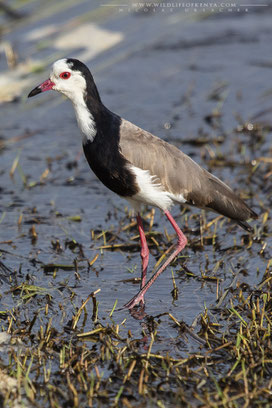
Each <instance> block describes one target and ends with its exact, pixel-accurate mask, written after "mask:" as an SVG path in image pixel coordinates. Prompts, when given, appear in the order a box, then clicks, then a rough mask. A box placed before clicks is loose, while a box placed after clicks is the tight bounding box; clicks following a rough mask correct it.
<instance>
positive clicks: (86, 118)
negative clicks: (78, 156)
mask: <svg viewBox="0 0 272 408" xmlns="http://www.w3.org/2000/svg"><path fill="white" fill-rule="evenodd" d="M72 102H73V105H74V108H75V113H76V118H77V123H78V126H79V128H80V130H81V132H82V133H83V143H84V141H90V142H93V141H94V138H95V136H96V133H97V132H96V124H95V120H94V117H93V115H92V114H91V112H90V111H89V109H88V108H87V105H86V103H85V101H84V99H83V97H82V95H81V97H77V98H73V99H72Z"/></svg>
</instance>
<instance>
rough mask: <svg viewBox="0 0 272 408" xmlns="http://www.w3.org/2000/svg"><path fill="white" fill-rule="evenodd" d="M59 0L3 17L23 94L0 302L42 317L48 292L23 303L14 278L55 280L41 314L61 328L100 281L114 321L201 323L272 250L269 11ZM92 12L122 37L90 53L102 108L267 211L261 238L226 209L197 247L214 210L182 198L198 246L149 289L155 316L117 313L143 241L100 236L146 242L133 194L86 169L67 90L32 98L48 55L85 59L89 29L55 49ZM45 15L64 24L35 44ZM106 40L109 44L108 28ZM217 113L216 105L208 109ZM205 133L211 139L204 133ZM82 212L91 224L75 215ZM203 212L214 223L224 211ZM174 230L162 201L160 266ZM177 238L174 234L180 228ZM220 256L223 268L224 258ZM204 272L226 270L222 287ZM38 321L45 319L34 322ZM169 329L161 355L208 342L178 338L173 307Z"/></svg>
mask: <svg viewBox="0 0 272 408" xmlns="http://www.w3.org/2000/svg"><path fill="white" fill-rule="evenodd" d="M43 3H44V2H43ZM48 4H49V7H48V9H46V7H44V4H43V6H41V2H39V1H38V0H37V1H35V2H32V3H30V4H28V3H26V5H24V6H22V8H21V10H22V11H23V10H25V12H26V13H28V17H26V18H25V19H22V20H20V21H19V22H18V23H16V24H13V25H11V24H10V23H8V22H7V21H6V20H5V19H4V21H5V27H6V32H4V33H2V40H3V41H8V42H10V43H11V44H12V45H13V47H14V48H15V49H16V52H17V54H18V64H19V65H18V66H17V68H15V69H14V70H12V69H8V68H7V66H6V63H5V60H4V58H2V61H1V63H0V66H1V69H2V75H3V78H5V79H6V81H7V82H8V83H13V79H14V83H15V84H18V89H19V92H18V95H17V98H16V99H15V100H14V101H12V102H9V103H3V104H2V105H1V125H2V126H1V134H0V136H1V142H3V143H2V144H1V150H0V160H1V169H0V183H1V190H0V194H1V195H0V203H1V214H2V218H1V236H0V241H1V244H0V252H1V262H3V264H4V265H5V266H6V267H7V268H8V270H9V271H10V273H8V272H7V271H8V270H7V269H5V268H4V267H2V269H1V275H0V278H1V284H2V290H1V292H2V296H1V310H2V311H8V310H12V309H13V308H18V307H19V308H20V310H21V313H22V320H23V319H26V320H31V319H32V318H33V316H34V315H35V314H36V313H38V316H39V310H43V308H44V307H45V304H46V302H47V300H48V297H45V296H44V294H43V295H41V294H40V295H39V294H38V295H37V296H36V297H35V298H33V299H31V301H29V302H25V303H24V304H22V299H21V297H20V296H19V293H17V292H14V293H13V294H12V295H11V292H10V289H11V288H12V287H15V286H19V285H20V284H22V283H28V284H33V285H36V286H39V287H42V288H45V289H46V291H47V292H48V294H49V295H50V307H49V311H48V314H47V315H46V317H45V316H40V319H41V320H42V321H43V323H44V319H49V318H51V317H52V319H53V320H52V326H53V327H55V328H56V329H57V330H58V331H59V332H63V330H64V328H65V326H66V325H67V324H68V322H69V321H70V320H71V318H72V315H73V314H74V313H75V310H76V309H77V308H78V307H80V306H81V304H82V300H85V299H86V298H87V297H88V295H89V294H90V293H91V292H93V291H95V290H97V289H99V288H100V289H101V291H100V292H99V293H98V294H97V300H98V301H99V308H98V319H99V320H100V321H101V322H102V323H103V324H105V323H107V322H109V323H110V322H111V319H113V321H114V322H115V323H118V324H120V323H121V322H123V321H124V319H126V321H125V323H124V324H123V325H122V326H121V329H120V330H121V332H122V331H123V332H124V333H125V332H127V331H128V330H131V332H132V333H133V335H134V336H135V337H139V338H141V337H142V330H143V328H145V327H146V325H147V321H148V320H147V319H148V316H157V315H159V314H161V313H171V314H172V315H173V316H175V318H176V319H177V320H179V321H184V322H185V323H187V324H188V325H191V324H192V323H193V321H194V320H195V319H196V318H197V316H199V314H200V313H203V311H204V308H205V306H206V307H207V308H212V307H213V306H214V305H215V304H216V300H217V297H218V295H220V294H222V293H223V292H224V290H225V289H226V288H227V287H228V286H229V285H230V283H231V282H232V280H233V277H234V275H235V274H237V272H238V271H241V273H240V274H239V278H238V279H239V281H240V282H242V283H245V284H246V285H248V286H249V287H251V288H252V287H255V285H258V283H260V282H261V280H262V277H263V274H264V271H265V269H266V267H267V262H268V260H269V259H270V258H271V257H272V255H271V254H272V252H271V244H272V240H271V212H270V208H271V204H272V188H271V174H270V175H269V172H271V161H270V162H268V163H266V162H264V161H260V164H259V166H258V168H257V169H256V171H254V172H253V171H252V170H253V167H254V164H255V161H256V160H258V159H259V158H261V157H269V158H270V159H271V153H272V150H271V111H272V105H271V92H272V87H271V58H270V54H271V41H272V27H271V12H272V9H271V7H267V8H266V9H265V10H263V9H260V8H254V7H252V8H250V7H249V11H248V12H243V13H238V12H234V11H233V12H232V13H217V14H216V13H210V14H208V13H194V12H193V11H191V12H190V13H187V14H186V13H185V12H184V11H179V10H174V11H173V12H166V13H165V14H164V13H163V12H161V11H156V12H155V13H132V12H127V11H125V10H124V11H120V10H119V9H118V10H116V9H114V8H113V7H111V8H110V11H109V10H107V11H106V10H105V9H106V7H104V9H103V10H102V7H99V3H98V2H93V3H92V6H90V5H89V2H84V1H82V2H78V4H77V6H70V3H68V2H63V8H62V9H61V10H59V11H56V10H54V7H53V6H52V4H51V3H50V2H49V3H48ZM35 11H36V14H35ZM89 12H93V13H94V14H93V15H91V16H94V17H92V18H95V16H96V14H95V13H97V20H96V21H97V22H98V27H99V29H101V31H102V30H103V32H104V30H106V33H108V34H107V36H108V37H107V38H109V40H108V41H109V44H110V37H111V33H112V35H113V36H114V35H116V34H118V35H119V37H118V38H120V41H119V40H118V39H116V44H115V45H114V46H110V45H109V48H108V49H106V50H103V51H101V52H99V51H97V50H96V51H94V57H93V58H92V59H91V60H85V61H84V62H86V63H87V64H88V65H89V66H90V67H91V70H92V72H93V73H94V76H95V80H96V83H97V85H98V88H99V91H100V94H101V96H102V99H103V101H104V103H105V105H106V106H107V107H109V108H110V109H112V110H113V111H115V112H117V113H118V114H120V115H121V116H123V117H125V118H127V119H129V120H131V121H132V122H134V123H136V124H138V125H139V126H142V127H143V128H145V129H147V130H149V131H151V132H153V133H154V134H156V135H158V136H160V137H162V138H163V139H165V140H169V141H171V142H172V143H175V144H176V145H177V146H178V147H180V148H182V150H183V151H184V152H185V153H187V154H189V155H191V157H192V158H194V159H195V160H196V161H197V162H198V163H200V164H201V165H203V166H205V167H206V168H208V169H209V170H210V171H212V172H213V173H214V174H215V175H217V176H218V177H220V178H222V179H223V180H224V181H225V182H227V183H228V184H230V185H231V186H232V187H233V188H234V189H236V190H237V191H239V193H240V194H241V195H244V196H245V197H246V196H248V199H247V202H248V203H249V205H251V206H252V208H254V210H256V211H257V212H258V213H260V214H261V216H260V220H259V221H256V222H254V223H253V224H255V225H256V229H255V234H254V241H253V244H252V247H251V248H247V245H246V244H245V243H244V242H245V237H246V238H247V235H248V234H247V233H246V232H245V231H243V230H242V229H240V228H239V227H233V225H231V224H230V223H228V221H227V220H225V222H224V223H223V224H222V225H221V221H222V220H220V221H219V222H218V224H217V232H216V233H217V238H216V241H217V245H211V244H205V245H204V247H203V248H198V249H197V248H196V247H197V246H199V243H200V238H199V223H200V217H201V220H202V222H205V219H204V218H203V217H204V215H203V214H201V212H200V211H195V210H194V211H191V212H186V213H185V214H183V215H181V210H182V209H180V208H178V207H176V208H174V209H173V214H174V216H175V218H176V220H177V221H178V223H179V225H180V226H181V227H182V228H183V227H184V228H185V233H186V235H187V237H188V239H189V245H188V246H187V247H186V248H185V250H184V251H183V253H182V257H181V258H179V259H178V261H177V262H175V263H174V265H173V266H172V267H171V268H170V267H169V268H168V269H167V271H166V272H165V273H164V274H163V275H162V276H161V277H160V278H159V279H158V280H157V281H156V283H155V284H154V285H153V286H152V288H151V289H150V290H149V292H148V295H147V297H146V309H145V312H146V313H147V317H146V318H145V319H144V320H143V321H138V320H137V319H134V318H133V317H132V316H131V315H130V314H129V312H128V311H126V310H124V311H121V312H115V313H114V314H113V317H112V318H110V317H109V311H110V310H111V309H112V307H113V304H114V302H115V300H116V299H118V306H117V307H120V306H122V305H123V304H124V303H125V302H127V301H128V300H129V299H130V298H131V297H132V296H133V295H134V294H135V293H136V292H137V290H138V287H139V283H136V284H133V283H132V282H124V280H126V279H130V278H132V277H133V278H134V277H139V276H140V255H139V250H138V248H136V249H135V250H133V252H130V251H128V250H126V249H124V250H117V251H108V250H105V249H104V250H101V249H99V248H100V247H101V246H103V245H104V240H103V236H101V237H99V238H98V239H93V238H92V237H91V230H93V231H95V235H96V236H97V235H99V234H100V232H102V231H111V232H113V233H114V234H116V235H117V238H116V239H115V240H114V241H113V243H114V244H121V243H135V242H136V243H137V242H138V239H134V240H133V241H131V238H132V237H133V236H134V237H135V236H136V235H137V230H136V229H135V227H134V228H133V229H131V230H128V231H125V232H124V231H121V228H122V227H124V226H125V225H127V224H129V223H130V216H129V209H127V204H126V202H125V201H123V200H122V199H120V198H119V197H117V196H115V195H114V194H113V193H111V192H110V191H108V190H107V189H106V188H105V187H104V186H102V185H101V184H100V182H99V181H98V180H97V179H96V178H95V176H94V175H93V174H92V173H91V171H90V170H89V168H88V165H87V162H86V161H85V158H84V156H83V154H82V151H81V140H80V135H79V131H78V128H77V124H76V120H75V117H74V112H73V108H72V106H71V104H70V103H69V101H66V100H64V99H63V98H61V97H60V96H59V95H57V94H55V93H53V92H50V93H49V92H48V93H47V94H44V95H39V96H37V97H35V98H33V99H31V100H28V99H27V98H26V95H27V94H28V92H29V91H30V90H31V89H32V88H34V87H35V86H36V85H37V84H38V83H40V82H41V81H42V80H44V79H46V78H47V77H48V72H49V63H51V62H53V61H54V60H55V59H57V58H60V57H65V56H68V55H69V56H72V57H75V58H81V55H82V53H84V52H86V49H84V47H80V38H78V46H77V47H69V43H68V44H66V47H59V48H56V47H55V42H56V39H57V40H59V42H60V43H62V42H61V41H60V40H61V38H62V36H63V37H65V35H66V34H67V32H70V31H73V30H75V32H76V29H77V28H78V26H79V25H80V24H83V18H84V16H85V18H86V15H85V14H86V13H89ZM91 21H93V20H91ZM59 24H61V26H60V25H59ZM54 25H55V26H54ZM48 26H50V27H51V28H52V27H53V28H54V27H55V30H56V32H54V30H53V34H52V35H51V36H50V35H47V36H43V35H42V34H41V37H40V39H39V40H38V41H37V40H35V41H34V40H31V35H32V34H33V32H34V30H42V29H44V28H46V27H47V28H48ZM100 34H101V33H100ZM75 35H76V34H75ZM103 38H104V37H103ZM116 38H117V37H116ZM96 41H98V42H99V36H98V37H97V38H96ZM103 41H104V42H105V41H106V40H105V39H103ZM118 41H119V42H118ZM90 43H91V39H90ZM103 47H104V45H103V44H101V49H104V48H103ZM90 48H91V45H90ZM96 49H99V43H98V44H96ZM90 55H91V51H90ZM29 61H30V62H29ZM32 61H36V62H35V64H39V65H41V67H42V69H41V71H42V72H39V73H36V74H35V73H33V72H31V69H32V68H33V66H32V65H34V62H33V63H32ZM25 64H26V65H25ZM10 75H12V78H13V79H10ZM23 80H24V81H25V82H24V86H22V89H20V81H23ZM15 88H16V86H15ZM15 94H16V92H15ZM11 95H13V93H12V92H11ZM11 99H13V97H12V96H11ZM213 112H217V113H219V116H218V117H215V116H214V117H212V116H210V115H211V114H212V113H213ZM254 117H255V119H254V120H251V118H254ZM209 118H210V119H209ZM209 120H211V121H210V123H209ZM247 122H250V123H251V122H252V123H254V126H255V127H254V128H253V130H251V131H239V132H238V131H237V130H239V129H240V130H241V128H242V126H243V124H245V123H247ZM257 123H261V124H262V125H260V128H259V131H258V130H255V129H256V126H257V125H256V124H257ZM263 124H265V128H264V127H263ZM239 127H240V128H239ZM23 135H24V136H25V137H23ZM14 138H18V139H19V140H14ZM20 139H21V140H20ZM198 139H201V140H200V141H199V142H198V143H197V142H196V140H198ZM203 139H204V141H203ZM18 156H19V166H17V168H16V170H15V172H14V176H13V177H11V176H10V174H9V172H10V170H11V167H12V164H13V163H14V160H15V159H16V157H18ZM216 158H219V159H221V160H220V161H219V160H216ZM47 169H48V170H47ZM45 171H47V173H46V174H45V173H44V172H45ZM267 175H268V176H267ZM265 212H268V214H269V215H268V219H267V222H266V225H265V228H266V230H264V229H263V227H264V226H263V225H262V215H263V214H264V213H265ZM146 214H148V213H146ZM77 215H79V216H80V222H75V221H73V220H71V219H69V218H68V217H71V216H77ZM0 217H1V215H0ZM20 217H21V220H20V222H19V225H18V220H19V219H20ZM205 217H206V218H207V220H208V221H210V220H212V219H213V218H214V217H215V216H214V215H212V214H206V216H205ZM147 222H149V218H147ZM146 225H147V224H146ZM33 226H34V228H35V231H36V234H37V236H35V233H33V229H32V232H31V228H33ZM147 228H148V227H147ZM165 228H166V229H167V231H168V234H172V230H171V227H170V226H169V224H167V222H166V220H165V219H164V218H163V217H162V215H160V213H159V212H158V211H156V215H155V224H154V227H153V230H154V231H159V232H160V233H161V235H159V236H158V238H157V240H158V242H159V250H158V248H156V247H155V248H153V249H152V250H151V257H150V267H149V270H150V271H151V270H152V268H153V266H154V265H155V263H156V261H157V260H158V257H159V255H160V254H161V253H162V252H163V251H164V250H165V249H166V248H167V247H168V246H169V243H168V242H167V239H166V238H165V236H164V235H163V234H164V229H165ZM213 228H214V227H213V226H212V227H210V228H209V229H206V230H204V238H205V237H211V236H212V235H213V232H214V229H213ZM100 235H101V234H100ZM171 237H172V240H171V242H174V240H175V237H174V235H171ZM56 242H59V249H58V246H57V247H56ZM150 243H151V241H150ZM72 244H73V245H72ZM264 244H265V245H266V246H265V249H264V250H263V251H262V250H261V249H262V248H263V246H264ZM235 245H236V246H237V247H238V248H237V247H235ZM96 255H99V257H98V259H97V260H96V261H95V263H94V264H93V266H91V267H88V262H87V260H89V261H90V260H92V259H93V258H94V257H95V256H96ZM75 261H76V262H77V263H78V272H77V273H76V272H75V268H73V267H71V269H70V270H63V269H61V268H56V271H55V273H53V272H45V270H44V267H43V265H44V264H52V263H53V264H65V265H74V262H75ZM219 261H221V265H220V267H219V268H218V269H217V266H216V265H217V263H218V262H219ZM183 266H185V267H186V270H185V269H184V268H183ZM132 271H133V273H132ZM171 271H173V274H174V277H175V281H176V285H177V288H178V298H177V299H175V300H173V298H172V295H171V291H172V290H173V282H172V274H171ZM186 271H187V273H186ZM188 271H189V272H190V273H188ZM202 275H209V276H215V277H216V278H218V280H219V281H218V282H219V283H218V285H219V286H218V287H217V284H216V281H209V280H206V279H203V277H202ZM217 291H219V292H217ZM86 308H87V312H88V316H89V318H88V319H87V321H86V322H84V326H82V324H83V323H82V319H81V321H80V324H79V327H78V328H79V330H82V331H88V330H92V328H93V327H94V323H93V322H92V320H91V319H90V316H91V314H92V304H91V302H89V303H88V304H87V306H86ZM39 325H40V321H39V318H38V319H37V321H36V323H35V324H34V328H33V333H35V332H37V330H38V329H39ZM159 337H160V341H156V343H155V344H154V351H156V352H161V353H166V352H168V351H169V344H171V347H173V349H172V351H173V355H176V356H178V357H182V356H185V355H186V353H187V352H195V351H197V350H198V349H199V343H198V342H197V341H195V340H194V339H192V338H190V337H188V338H185V339H183V340H182V341H180V342H178V341H177V339H176V338H175V334H174V333H173V327H172V323H171V321H170V320H169V318H168V317H165V316H164V317H162V318H161V324H160V327H159Z"/></svg>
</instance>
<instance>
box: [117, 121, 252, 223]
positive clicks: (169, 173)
mask: <svg viewBox="0 0 272 408" xmlns="http://www.w3.org/2000/svg"><path fill="white" fill-rule="evenodd" d="M120 150H121V152H122V154H123V155H124V156H125V158H126V159H127V160H128V161H129V162H130V163H132V164H133V165H134V166H136V167H139V168H141V169H143V170H149V171H150V174H151V175H153V176H157V178H158V179H159V181H160V183H161V184H162V186H163V187H164V188H165V190H166V191H169V192H171V193H173V194H175V195H179V194H182V196H183V197H184V198H185V200H186V201H187V202H188V204H191V205H194V206H196V207H199V208H206V209H211V210H213V211H216V212H218V213H220V214H223V215H225V216H227V217H229V218H232V219H233V220H236V221H237V222H238V223H240V224H241V226H243V227H245V228H246V229H247V226H248V225H247V224H246V223H243V221H246V220H247V219H248V218H251V217H252V218H256V217H257V215H256V214H255V213H254V212H253V211H252V210H251V209H250V208H249V207H248V206H247V205H246V204H245V203H244V202H243V201H242V200H241V199H240V198H239V197H238V196H237V195H236V194H235V193H234V192H233V191H232V189H231V188H230V187H229V186H227V185H226V184H225V183H223V182H222V181H221V180H219V179H218V178H217V177H214V176H213V175H212V174H211V173H209V172H208V171H207V170H205V169H203V168H202V167H200V166H199V165H198V164H197V163H195V162H194V161H193V160H192V159H191V158H190V157H189V156H187V155H186V154H184V153H183V152H182V151H181V150H179V149H178V148H177V147H175V146H173V145H171V144H169V143H167V142H165V141H163V140H162V139H159V138H158V137H156V136H154V135H152V134H151V133H149V132H147V131H145V130H143V129H141V128H139V127H137V126H136V125H134V124H132V123H130V122H128V121H126V120H124V119H123V120H122V124H121V129H120Z"/></svg>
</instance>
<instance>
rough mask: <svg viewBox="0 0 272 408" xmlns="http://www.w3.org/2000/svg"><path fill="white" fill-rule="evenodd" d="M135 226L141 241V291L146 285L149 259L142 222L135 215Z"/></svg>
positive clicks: (138, 216)
mask: <svg viewBox="0 0 272 408" xmlns="http://www.w3.org/2000/svg"><path fill="white" fill-rule="evenodd" d="M137 224H138V228H139V234H140V240H141V257H142V281H141V289H143V287H144V286H145V283H146V272H147V266H148V259H149V249H148V246H147V243H146V238H145V233H144V227H143V221H142V218H141V216H140V214H138V215H137Z"/></svg>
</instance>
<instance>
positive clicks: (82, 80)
mask: <svg viewBox="0 0 272 408" xmlns="http://www.w3.org/2000/svg"><path fill="white" fill-rule="evenodd" d="M51 89H53V90H55V91H58V92H60V93H62V94H63V95H65V96H67V97H68V98H69V99H71V101H72V102H74V103H77V102H78V101H79V100H80V99H82V98H84V97H85V95H86V94H87V93H89V94H90V96H94V97H96V98H97V99H98V100H100V98H99V94H98V92H97V90H96V86H95V84H94V81H93V77H92V74H91V72H90V71H89V69H88V68H87V67H86V65H85V64H83V63H82V62H80V61H79V60H77V59H72V58H67V59H66V58H65V59H60V60H58V61H56V62H55V63H54V64H53V66H52V70H51V73H50V77H49V79H47V80H46V81H44V82H42V83H41V84H40V85H38V86H37V87H36V88H34V89H33V90H32V91H31V92H30V93H29V95H28V97H29V98H30V97H31V96H34V95H37V94H39V93H41V92H45V91H49V90H51Z"/></svg>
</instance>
